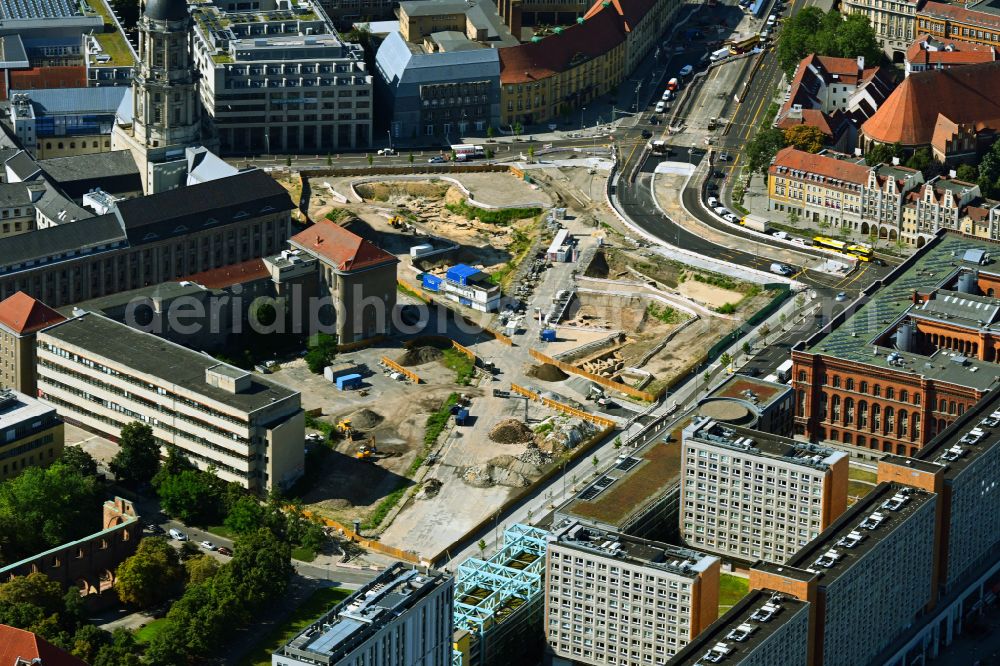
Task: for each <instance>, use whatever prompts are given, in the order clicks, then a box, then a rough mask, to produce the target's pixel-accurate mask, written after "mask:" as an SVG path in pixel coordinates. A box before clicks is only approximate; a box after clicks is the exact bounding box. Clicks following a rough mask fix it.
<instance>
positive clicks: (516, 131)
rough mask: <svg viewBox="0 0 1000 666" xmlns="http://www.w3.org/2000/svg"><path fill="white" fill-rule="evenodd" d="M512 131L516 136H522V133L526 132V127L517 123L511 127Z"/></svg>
mask: <svg viewBox="0 0 1000 666" xmlns="http://www.w3.org/2000/svg"><path fill="white" fill-rule="evenodd" d="M510 131H511V132H513V133H514V136H521V132H523V131H524V126H523V125H521V123H519V122H517V121H515V122H514V124H513V125H511V126H510Z"/></svg>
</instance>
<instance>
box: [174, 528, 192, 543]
mask: <svg viewBox="0 0 1000 666" xmlns="http://www.w3.org/2000/svg"><path fill="white" fill-rule="evenodd" d="M170 536H171V538H174V539H177V540H178V541H187V540H188V537H187V534H184V532H181V531H180V530H178V529H174V528H170Z"/></svg>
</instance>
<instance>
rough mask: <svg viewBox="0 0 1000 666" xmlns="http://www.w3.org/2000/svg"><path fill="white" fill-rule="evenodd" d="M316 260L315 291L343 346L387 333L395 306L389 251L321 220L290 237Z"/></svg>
mask: <svg viewBox="0 0 1000 666" xmlns="http://www.w3.org/2000/svg"><path fill="white" fill-rule="evenodd" d="M288 243H289V245H291V247H292V248H293V249H297V250H300V251H302V252H304V253H305V254H306V255H308V256H310V257H312V258H314V259H316V260H317V261H318V270H317V271H316V273H315V274H316V280H317V283H318V284H317V292H318V293H319V294H321V295H324V296H328V297H329V299H330V304H331V306H332V308H333V311H332V312H325V313H321V315H320V317H321V319H322V320H323V322H324V323H326V324H329V325H332V326H333V327H334V330H335V332H336V334H337V340H338V342H340V344H349V343H351V342H357V341H360V340H364V339H368V338H374V337H378V336H381V335H386V334H388V333H389V331H390V330H391V328H392V322H393V314H394V312H395V309H396V264H397V263H398V260H397V259H396V257H394V256H393V255H391V254H389V253H388V252H386V251H385V250H383V249H381V248H379V247H377V246H375V245H374V244H372V243H370V242H368V241H367V240H365V239H363V238H361V237H360V236H358V235H356V234H354V233H351V232H350V231H348V230H347V229H344V228H343V227H341V226H340V225H338V224H336V223H334V222H331V221H330V220H321V221H319V222H317V223H316V224H313V225H312V226H310V227H308V228H307V229H306V230H305V231H301V232H299V233H298V234H296V235H295V236H293V237H292V238H291V239H289V241H288Z"/></svg>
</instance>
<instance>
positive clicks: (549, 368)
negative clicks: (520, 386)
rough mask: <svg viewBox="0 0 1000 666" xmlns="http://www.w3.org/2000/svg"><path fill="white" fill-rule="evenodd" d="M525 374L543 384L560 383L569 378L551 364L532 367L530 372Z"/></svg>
mask: <svg viewBox="0 0 1000 666" xmlns="http://www.w3.org/2000/svg"><path fill="white" fill-rule="evenodd" d="M527 374H528V376H529V377H534V378H535V379H541V380H542V381H543V382H561V381H562V380H564V379H567V378H568V377H569V375H568V374H566V373H565V372H563V371H562V370H560V369H559V368H557V367H556V366H554V365H552V364H551V363H543V364H541V365H536V366H533V367H532V368H531V369H530V370H528V373H527Z"/></svg>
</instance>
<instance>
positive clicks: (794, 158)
mask: <svg viewBox="0 0 1000 666" xmlns="http://www.w3.org/2000/svg"><path fill="white" fill-rule="evenodd" d="M778 167H786V168H787V169H789V170H795V171H804V172H806V173H810V174H817V175H820V176H825V177H827V178H836V179H837V180H842V181H845V182H848V183H854V184H858V185H864V184H865V183H867V182H868V171H869V169H868V167H866V166H865V165H864V164H855V163H854V162H848V161H846V160H838V159H836V158H834V157H827V156H825V155H814V154H812V153H807V152H806V151H804V150H799V149H798V148H795V147H793V146H788V147H787V148H782V149H781V150H779V151H778V154H777V155H775V156H774V162H773V163H772V164H771V166H770V168H769V169H768V172H769V173H772V174H776V173H777V171H778ZM784 175H785V176H787V175H788V174H787V173H786V174H784Z"/></svg>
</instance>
